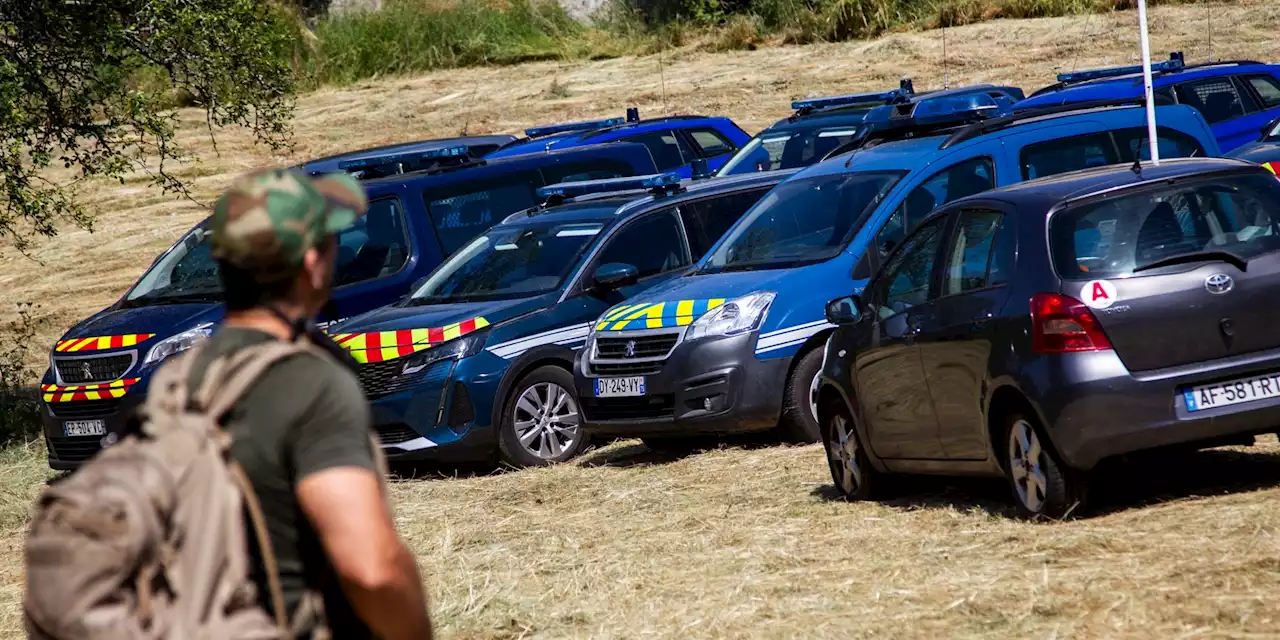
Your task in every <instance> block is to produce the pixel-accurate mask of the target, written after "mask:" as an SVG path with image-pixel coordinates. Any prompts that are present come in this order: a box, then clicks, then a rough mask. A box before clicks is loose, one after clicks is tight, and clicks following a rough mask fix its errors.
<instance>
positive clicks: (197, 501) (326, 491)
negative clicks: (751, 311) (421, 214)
mask: <svg viewBox="0 0 1280 640" xmlns="http://www.w3.org/2000/svg"><path fill="white" fill-rule="evenodd" d="M366 205H367V202H366V200H365V195H364V191H363V189H362V188H361V187H360V185H359V183H358V182H356V181H355V180H354V179H352V178H350V177H349V176H347V175H345V174H342V175H334V176H329V177H324V178H318V179H312V178H309V177H306V176H304V175H302V174H299V173H296V172H291V171H268V172H263V173H258V174H254V175H251V176H248V177H247V178H244V179H242V180H241V181H239V182H237V183H236V184H235V185H233V186H232V188H231V189H230V190H229V191H228V192H227V193H226V194H224V195H223V196H222V198H220V199H219V201H218V203H217V205H216V207H215V210H214V214H213V217H212V218H211V220H210V223H209V224H210V231H211V238H210V242H211V251H212V253H213V255H214V257H215V259H217V261H218V264H219V269H220V275H221V278H222V284H223V289H224V292H225V298H226V306H227V314H226V319H225V320H224V321H223V324H222V327H221V328H220V329H219V330H218V331H217V332H216V333H215V334H214V335H213V336H212V337H210V338H209V339H208V340H206V341H205V342H203V343H201V344H198V345H197V346H195V347H193V348H192V349H191V350H190V351H189V352H187V353H185V354H182V355H181V356H177V357H175V358H173V359H172V360H173V361H171V362H167V363H165V365H164V367H163V368H162V369H161V371H159V372H157V374H156V376H155V378H154V379H153V381H152V383H151V389H150V390H149V393H148V400H147V403H146V405H145V406H144V407H143V410H142V416H141V418H142V424H143V427H142V430H143V433H142V434H141V435H140V436H137V437H130V438H126V439H125V440H124V441H123V442H121V443H119V444H117V445H115V446H113V447H111V448H109V449H106V450H104V452H103V453H102V454H100V455H99V456H98V457H96V458H95V459H94V460H92V461H90V463H89V464H87V465H86V466H85V467H83V468H82V469H80V470H79V471H77V472H76V473H75V474H74V475H72V476H71V477H69V478H67V479H66V480H64V481H62V482H59V483H57V484H55V485H53V486H51V487H50V488H49V489H48V490H47V491H46V493H45V495H44V496H42V498H41V501H40V504H39V505H38V509H37V513H36V515H35V517H34V518H33V522H32V530H31V534H30V535H29V537H28V544H27V561H28V585H27V587H28V588H27V597H26V600H25V603H24V604H25V613H26V619H27V628H28V633H29V635H31V637H39V638H72V637H76V638H81V637H83V638H108V637H109V638H116V637H120V638H126V637H151V638H184V637H211V638H212V637H219V638H282V637H302V638H307V637H320V636H323V635H328V634H331V635H332V637H334V638H362V637H379V638H384V639H385V640H399V639H401V638H430V637H431V627H430V622H429V620H428V616H427V611H426V600H425V596H424V593H423V589H422V583H421V580H420V578H419V575H418V570H417V566H416V564H415V561H414V557H413V555H412V554H411V553H410V552H409V551H408V550H407V549H406V548H405V546H404V545H403V543H402V542H401V541H400V539H399V537H398V536H397V534H396V531H395V525H394V522H393V520H392V516H391V513H390V508H389V506H388V503H387V500H386V495H385V491H384V487H383V485H382V478H381V475H380V473H379V469H380V462H381V459H380V458H379V457H378V455H379V453H378V451H377V449H376V448H375V446H374V445H373V443H372V442H371V440H370V415H369V408H368V404H367V402H366V401H365V399H364V396H363V394H362V392H361V390H360V386H359V383H358V381H357V380H356V377H355V375H354V374H353V372H352V371H351V370H350V369H349V368H347V367H345V366H344V364H343V363H342V362H340V361H339V359H338V358H339V357H341V356H342V355H345V354H343V353H342V352H341V351H340V350H337V353H335V350H336V347H334V346H333V345H332V343H331V342H330V343H329V344H327V345H326V344H325V342H326V341H327V338H325V337H324V336H323V334H320V333H319V332H318V331H316V330H315V329H314V324H313V323H312V320H311V319H312V318H313V317H314V316H315V315H316V314H317V313H318V312H319V311H320V309H321V308H322V307H323V306H324V304H325V303H326V302H327V301H328V298H329V293H330V290H331V288H332V284H333V277H334V261H335V259H336V255H337V242H336V234H337V233H338V232H339V231H341V230H342V229H344V228H346V227H347V226H349V225H351V224H352V223H353V222H354V221H355V220H356V219H357V218H358V217H359V216H360V215H362V214H363V213H364V210H365V208H366ZM232 522H235V523H237V526H233V525H232V524H230V523H232ZM240 549H243V552H238V551H239V550H240ZM244 552H247V555H246V553H244ZM86 565H96V566H94V567H93V568H88V567H86ZM103 565H106V566H103ZM82 567H85V568H82ZM246 577H247V578H248V579H247V580H246V579H245V578H246ZM263 613H265V616H264V615H262V614H263Z"/></svg>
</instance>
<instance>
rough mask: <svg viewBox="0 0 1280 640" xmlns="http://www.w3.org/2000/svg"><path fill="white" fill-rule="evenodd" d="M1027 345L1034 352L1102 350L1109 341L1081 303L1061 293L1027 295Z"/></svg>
mask: <svg viewBox="0 0 1280 640" xmlns="http://www.w3.org/2000/svg"><path fill="white" fill-rule="evenodd" d="M1031 342H1032V348H1034V349H1035V351H1036V353H1069V352H1073V351H1104V350H1106V349H1110V348H1111V341H1110V340H1108V339H1107V334H1106V333H1105V332H1103V330H1102V325H1101V324H1099V323H1098V318H1097V317H1096V316H1094V315H1093V312H1092V311H1090V310H1089V307H1086V306H1085V305H1084V303H1083V302H1080V301H1079V300H1076V299H1075V298H1072V297H1071V296H1064V295H1062V294H1061V293H1037V294H1035V295H1034V296H1031Z"/></svg>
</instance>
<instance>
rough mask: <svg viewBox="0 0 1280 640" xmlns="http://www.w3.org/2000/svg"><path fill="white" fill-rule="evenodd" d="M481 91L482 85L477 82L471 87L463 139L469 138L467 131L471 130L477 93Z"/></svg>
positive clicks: (463, 126)
mask: <svg viewBox="0 0 1280 640" xmlns="http://www.w3.org/2000/svg"><path fill="white" fill-rule="evenodd" d="M479 89H480V83H479V82H477V83H475V84H474V85H472V87H471V100H470V103H469V104H468V105H467V117H466V119H465V120H463V121H462V137H464V138H465V137H467V130H468V129H470V128H471V110H472V109H474V108H475V106H476V91H477V90H479Z"/></svg>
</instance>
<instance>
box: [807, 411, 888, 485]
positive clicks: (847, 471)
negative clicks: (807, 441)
mask: <svg viewBox="0 0 1280 640" xmlns="http://www.w3.org/2000/svg"><path fill="white" fill-rule="evenodd" d="M819 416H821V419H822V421H823V428H822V434H823V437H822V446H823V449H824V450H825V451H826V454H827V468H828V469H829V470H830V471H831V482H832V483H834V484H835V487H836V492H837V493H839V494H840V497H842V498H844V499H845V500H849V501H851V502H852V501H857V500H874V499H876V498H878V497H880V496H881V495H883V494H884V485H885V478H884V476H885V474H883V473H881V472H879V471H877V470H876V468H875V467H873V466H872V465H871V458H870V457H869V456H868V455H867V448H866V447H865V446H863V444H862V438H861V437H860V436H859V435H858V430H857V428H855V427H854V424H853V417H852V416H851V415H850V413H849V410H848V409H847V408H846V407H845V406H844V403H843V402H838V401H832V402H830V403H829V404H828V405H826V406H825V407H824V408H823V410H822V411H820V412H819Z"/></svg>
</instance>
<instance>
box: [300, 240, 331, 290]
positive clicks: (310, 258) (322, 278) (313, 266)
mask: <svg viewBox="0 0 1280 640" xmlns="http://www.w3.org/2000/svg"><path fill="white" fill-rule="evenodd" d="M302 267H303V269H304V270H305V271H306V273H307V282H308V284H310V285H311V288H312V289H317V290H319V289H323V288H324V287H325V285H326V284H327V282H326V280H327V278H328V276H327V275H326V274H325V263H324V256H323V255H322V254H321V253H320V250H318V249H314V248H312V249H307V252H306V253H304V254H302Z"/></svg>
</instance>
